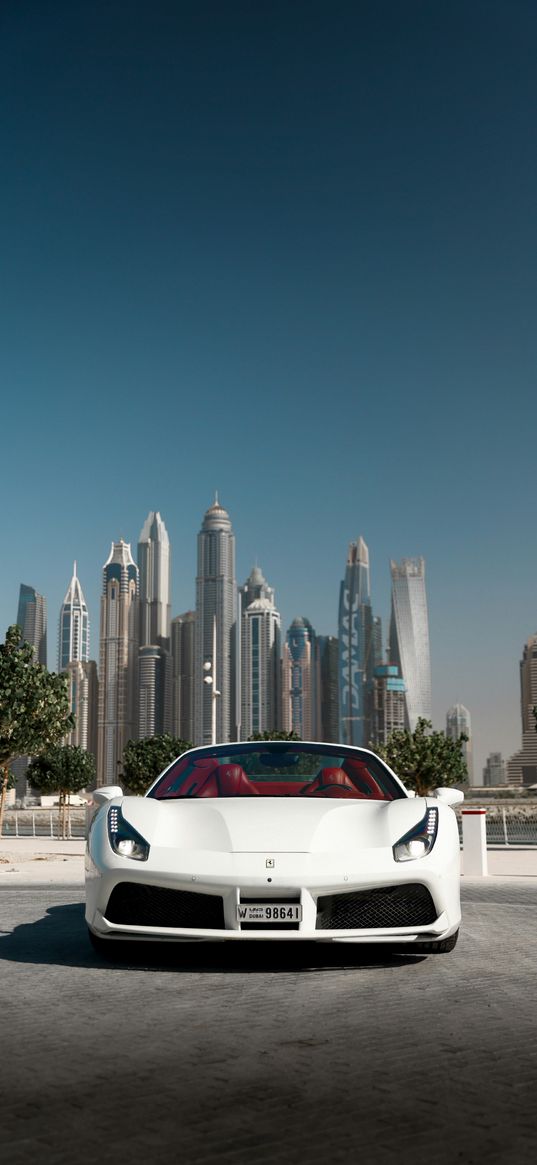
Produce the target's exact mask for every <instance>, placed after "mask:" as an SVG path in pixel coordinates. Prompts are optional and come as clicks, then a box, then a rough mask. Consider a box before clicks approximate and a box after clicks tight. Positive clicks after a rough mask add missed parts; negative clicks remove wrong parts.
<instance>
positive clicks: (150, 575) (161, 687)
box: [138, 510, 172, 738]
mask: <svg viewBox="0 0 537 1165" xmlns="http://www.w3.org/2000/svg"><path fill="white" fill-rule="evenodd" d="M138 568H139V571H140V660H139V707H138V732H139V736H140V738H143V737H144V736H154V735H155V734H156V733H158V734H160V733H162V732H169V731H170V729H171V702H172V666H171V655H170V611H171V608H170V589H171V581H170V540H169V538H168V531H167V530H166V527H165V525H164V522H163V520H162V518H161V516H160V514H159V513H158V511H157V512H155V511H153V510H152V511H151V512H150V513H149V514H148V516H147V518H146V521H145V523H144V525H143V527H142V530H141V533H140V538H139V541H138Z"/></svg>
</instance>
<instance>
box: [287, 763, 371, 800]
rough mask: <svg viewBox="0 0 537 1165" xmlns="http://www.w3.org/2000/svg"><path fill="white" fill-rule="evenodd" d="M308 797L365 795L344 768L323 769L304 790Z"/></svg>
mask: <svg viewBox="0 0 537 1165" xmlns="http://www.w3.org/2000/svg"><path fill="white" fill-rule="evenodd" d="M302 792H303V793H305V795H306V796H307V797H346V798H351V797H363V796H364V794H363V793H360V791H359V790H358V789H357V788H356V785H355V784H353V782H352V781H351V779H350V777H348V776H347V774H346V773H344V772H343V769H335V768H326V769H321V771H320V773H319V775H318V776H317V777H315V780H314V781H312V782H311V784H308V785H306V786H305V787H304V789H303V790H302Z"/></svg>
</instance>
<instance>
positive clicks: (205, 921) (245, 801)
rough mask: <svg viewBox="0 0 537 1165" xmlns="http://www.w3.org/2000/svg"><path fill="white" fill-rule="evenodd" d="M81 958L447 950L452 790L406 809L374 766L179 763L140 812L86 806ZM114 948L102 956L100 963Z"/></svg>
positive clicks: (137, 804)
mask: <svg viewBox="0 0 537 1165" xmlns="http://www.w3.org/2000/svg"><path fill="white" fill-rule="evenodd" d="M93 799H94V802H96V803H97V804H98V805H99V806H100V808H99V809H98V811H97V812H96V813H95V816H94V818H93V821H92V823H91V827H90V830H89V836H88V844H87V855H86V892H87V893H86V898H87V906H86V921H87V924H88V928H89V934H90V938H91V941H92V943H93V945H94V946H95V947H96V949H97V950H98V951H99V952H100V953H103V954H112V948H113V947H115V946H116V944H117V941H118V940H120V941H122V942H124V941H132V940H138V941H139V940H151V941H155V940H159V941H160V940H165V941H172V942H181V941H185V940H186V941H193V940H200V939H206V940H211V941H215V940H221V939H227V940H231V941H237V940H239V941H240V940H241V939H249V940H251V939H268V938H270V939H279V940H282V939H283V940H287V941H295V942H296V941H300V940H304V939H307V940H312V939H314V940H316V941H318V942H352V943H381V942H382V943H389V944H392V945H393V944H395V943H397V944H405V943H406V944H409V943H411V944H412V948H413V950H415V951H420V952H423V951H425V952H433V951H438V952H443V951H450V950H452V949H453V947H454V946H455V943H456V941H457V934H458V929H459V924H460V919H461V913H460V894H459V834H458V829H457V822H456V819H455V814H454V813H453V812H452V810H451V808H450V807H449V806H450V805H453V804H455V803H456V802H457V801H460V800H462V793H460V792H458V791H457V790H454V789H444V788H440V789H436V790H435V792H434V794H433V795H432V796H430V797H415V796H414V794H413V793H409V792H408V791H407V790H406V789H405V787H404V785H403V784H402V782H401V781H400V780H399V778H398V777H397V776H396V775H395V773H393V772H392V771H391V769H389V768H388V766H387V765H386V764H385V763H384V762H383V761H381V760H380V759H379V758H378V757H377V756H375V754H374V753H372V752H369V751H368V750H366V749H361V748H350V747H345V746H343V745H339V744H309V743H302V742H300V743H299V742H295V741H271V742H248V743H245V744H220V745H217V746H215V747H212V748H194V749H191V750H190V751H189V752H186V753H184V754H183V755H182V756H180V757H179V758H178V759H177V760H175V761H173V763H172V764H171V765H169V767H168V768H167V769H165V771H164V772H163V773H162V774H161V776H160V777H158V778H157V780H156V781H155V782H154V784H153V785H152V786H151V788H150V789H149V790H148V792H147V793H146V795H145V796H144V797H128V796H124V795H123V793H122V791H121V789H120V788H119V787H110V788H100V789H97V790H96V791H95V793H94V794H93ZM116 949H117V948H116Z"/></svg>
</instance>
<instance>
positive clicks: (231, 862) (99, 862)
mask: <svg viewBox="0 0 537 1165" xmlns="http://www.w3.org/2000/svg"><path fill="white" fill-rule="evenodd" d="M435 849H436V847H435ZM269 862H272V863H274V864H273V865H269V864H268V863H269ZM178 865H179V862H178V855H177V851H175V850H170V849H165V848H163V847H161V848H153V849H152V850H151V853H150V858H149V860H148V861H147V862H134V861H132V860H130V859H127V858H121V857H118V856H117V855H116V854H113V853H112V852H111V851H110V849H109V847H108V852H106V849H105V847H104V846H103V847H102V850H101V852H100V853H99V850H98V847H97V852H96V848H95V847H93V852H92V853H89V852H88V854H87V858H86V921H87V924H88V926H89V928H90V930H91V931H93V932H94V933H95V934H97V935H98V936H99V937H101V938H110V939H121V940H126V941H129V940H131V941H132V940H146V941H158V942H162V941H163V942H185V941H186V942H196V941H198V942H199V941H209V942H215V941H232V942H233V941H234V942H236V941H243V940H247V941H251V940H266V939H271V940H274V941H279V942H281V941H283V942H286V941H287V942H289V941H291V942H300V941H304V940H306V941H309V942H311V941H315V942H325V943H326V942H353V943H409V942H413V941H417V940H422V941H426V940H442V939H445V938H448V937H449V936H450V935H452V934H454V933H455V931H456V930H457V929H458V927H459V925H460V919H461V914H460V874H459V854H458V851H456V852H455V851H454V852H453V853H452V854H449V855H446V854H445V853H444V854H443V853H441V852H440V851H438V852H436V853H435V850H433V851H432V853H431V854H430V855H428V856H427V857H426V858H421V859H419V860H417V861H413V862H403V863H398V862H395V861H394V859H393V855H392V852H391V850H387V849H385V848H383V849H376V850H367V851H361V852H360V853H359V854H356V853H352V854H346V853H340V854H325V853H322V854H319V853H276V854H274V855H273V856H271V857H268V856H267V855H265V854H259V853H239V854H228V853H215V852H212V851H208V852H206V853H200V852H199V851H197V852H192V853H187V852H183V853H182V854H181V857H180V868H178ZM126 884H127V886H128V887H134V889H133V890H130V891H128V892H127V894H126V897H127V898H129V900H130V901H131V906H130V907H129V909H127V910H126V912H125V911H124V912H123V915H122V912H121V910H119V911H118V910H117V909H115V910H112V911H111V910H110V907H109V903H110V902H111V900H112V901H117V895H118V893H119V895H120V897H121V896H123V898H125V894H122V891H121V890H120V891H116V888H118V887H124V886H125V885H126ZM412 887H421V888H422V889H423V890H424V891H425V892H428V894H429V895H430V897H431V899H432V903H433V907H431V909H430V910H429V912H428V914H427V917H426V919H425V921H419V923H417V922H416V918H415V917H414V916H412V917H411V916H409V917H408V918H405V912H404V909H403V910H402V912H401V910H399V909H398V910H397V911H396V912H395V913H396V914H397V917H392V915H393V913H394V912H393V911H391V913H390V911H388V914H386V911H385V910H384V908H383V909H381V910H380V914H379V911H378V910H377V912H376V913H377V916H378V917H377V918H376V919H375V920H374V921H376V922H378V921H379V918H380V923H381V924H380V925H376V924H375V925H370V926H367V925H364V918H365V921H367V917H366V916H367V913H368V912H367V910H366V911H365V914H364V911H363V910H362V902H366V900H367V902H368V903H371V902H373V903H374V904H375V903H378V902H380V901H381V900H382V899H383V898H384V899H386V900H387V901H391V902H392V903H393V902H394V901H395V900H396V899H400V900H401V901H402V902H403V905H404V903H405V901H406V899H407V898H409V899H411V898H412V894H414V899H417V898H419V897H420V895H419V894H416V893H414V891H412V893H411V888H412ZM136 888H138V889H136ZM405 888H406V890H407V891H408V894H407V893H406V890H405ZM114 891H116V899H112V895H113V893H114ZM161 891H163V892H164V894H161V893H160V892H161ZM169 892H172V893H173V892H178V894H179V895H182V900H183V901H185V902H186V901H188V904H189V910H190V907H191V906H192V902H193V901H194V899H196V901H198V902H199V904H200V908H201V909H202V911H203V913H204V914H208V915H211V913H212V910H211V908H212V907H213V906H216V899H219V900H221V918H220V919H219V924H218V925H216V926H215V925H205V924H203V925H196V922H198V923H199V921H200V920H199V918H196V916H195V909H194V917H193V918H192V917H190V918H189V921H188V923H187V924H186V925H173V921H174V919H173V917H172V916H173V915H174V911H173V910H172V911H171V915H170V911H169V909H168V907H167V906H165V907H162V902H163V900H165V902H166V903H169V902H170V901H172V899H170V897H169ZM353 895H354V896H358V898H357V899H356V901H358V903H359V913H360V919H359V925H351V926H348V927H347V926H343V925H341V922H342V919H343V921H344V920H345V910H344V909H343V910H341V909H339V904H340V903H341V901H342V900H345V901H346V902H348V903H350V902H351V898H352V896H353ZM421 896H422V897H423V895H421ZM209 899H210V900H211V901H209ZM245 899H249V900H250V901H252V900H253V901H259V902H263V901H266V902H300V904H301V907H302V919H301V921H300V922H299V923H297V924H295V925H294V926H290V925H289V924H287V923H281V924H280V925H279V926H277V927H276V926H273V925H272V924H267V923H260V924H258V925H257V924H256V925H252V924H248V926H247V927H245V926H244V924H241V923H240V922H239V921H238V918H237V907H238V906H239V904H240V902H241V900H245ZM327 899H328V900H330V901H333V902H335V903H336V902H337V904H338V910H337V911H335V913H337V914H338V924H337V926H336V927H332V926H330V917H329V916H327V915H326V914H324V916H323V922H322V925H319V923H320V917H321V914H322V911H321V909H320V906H322V907H323V909H324V904H325V902H326V900H327ZM137 900H142V901H143V903H144V908H143V909H142V910H140V915H139V917H138V916H137V914H136V908H135V906H134V907H133V906H132V903H136V901H137ZM202 900H205V901H204V902H203V901H202ZM320 900H321V903H320ZM151 901H154V902H155V903H157V906H158V909H157V910H156V911H155V919H154V925H153V924H152V923H153V919H152V918H151V909H150V907H148V905H147V903H148V902H149V903H150V902H151ZM177 901H179V899H177ZM345 901H344V902H343V906H344V905H345ZM366 904H367V903H366ZM206 906H208V907H209V910H208V911H206V910H205V907H206ZM194 907H195V903H194ZM218 909H220V907H218ZM383 910H384V913H383ZM148 911H149V917H148ZM351 913H352V912H351ZM373 913H375V911H374V912H373ZM420 913H421V914H422V912H420ZM111 914H112V916H113V917H112V918H111V917H110V915H111ZM166 914H167V916H166V917H163V915H166ZM190 914H191V910H190ZM411 914H412V911H411ZM388 915H390V917H389V919H388V920H389V921H392V922H396V923H398V925H386V924H385V923H386V917H388ZM327 917H328V925H327ZM149 918H151V925H148V922H149ZM140 919H142V921H140ZM205 921H206V919H204V922H205ZM405 922H407V923H408V925H405V924H404V923H405Z"/></svg>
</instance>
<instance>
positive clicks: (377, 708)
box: [371, 663, 405, 746]
mask: <svg viewBox="0 0 537 1165" xmlns="http://www.w3.org/2000/svg"><path fill="white" fill-rule="evenodd" d="M404 727H405V683H404V680H403V679H401V676H400V675H399V668H398V667H397V664H394V663H381V664H379V666H378V667H376V668H375V674H374V676H373V719H372V724H371V741H372V743H373V744H374V745H375V746H376V745H378V744H387V742H388V739H389V737H390V736H391V734H392V732H398V731H400V730H401V729H402V728H404Z"/></svg>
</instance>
